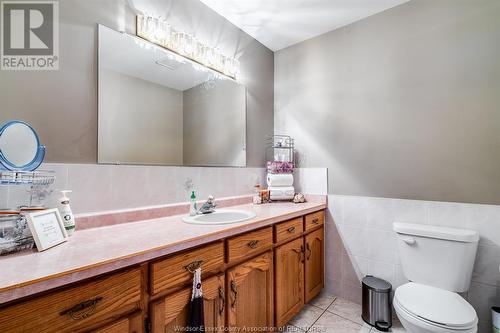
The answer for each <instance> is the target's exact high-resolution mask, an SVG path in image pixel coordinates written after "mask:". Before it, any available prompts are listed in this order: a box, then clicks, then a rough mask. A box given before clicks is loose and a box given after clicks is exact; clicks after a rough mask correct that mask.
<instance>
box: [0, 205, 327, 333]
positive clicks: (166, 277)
mask: <svg viewBox="0 0 500 333" xmlns="http://www.w3.org/2000/svg"><path fill="white" fill-rule="evenodd" d="M323 224H324V211H317V212H313V213H310V214H307V215H305V216H302V217H297V218H294V219H291V220H288V221H285V222H280V223H277V224H275V225H274V226H266V227H263V228H260V229H257V230H253V231H248V232H244V233H241V234H239V235H236V236H233V237H231V238H228V239H225V240H219V241H215V242H213V243H210V244H206V245H203V246H199V247H195V248H192V249H187V250H184V251H182V252H179V253H176V254H172V255H169V256H167V257H164V258H159V259H155V260H152V261H150V262H145V263H143V264H141V265H140V267H139V266H133V267H130V268H126V269H123V270H121V271H118V272H112V273H109V274H107V275H105V276H99V277H96V278H94V279H91V280H87V281H82V282H81V283H76V284H73V285H71V286H68V287H65V288H61V289H58V290H55V291H52V292H47V293H45V294H43V295H38V296H35V297H33V298H30V299H27V300H20V301H19V302H17V303H15V304H12V305H8V306H7V305H6V306H3V307H0V332H1V333H19V332H22V333H25V332H27V333H30V332H33V333H35V332H36V333H56V332H57V333H65V332H92V333H143V332H145V333H149V332H153V333H160V332H171V333H174V332H179V331H183V330H184V328H185V326H186V324H187V321H188V311H189V310H188V304H189V301H190V298H191V289H192V287H191V284H192V271H193V269H195V268H197V267H201V268H202V274H203V278H202V283H203V297H204V305H205V307H204V316H205V326H206V327H207V331H226V330H229V331H232V330H236V331H242V330H247V331H271V330H274V328H275V326H276V327H281V326H283V325H285V324H287V322H288V321H289V320H290V319H292V317H293V316H294V315H296V314H297V313H298V312H299V311H300V310H301V309H302V308H303V306H304V303H307V302H309V301H310V300H311V299H312V298H314V297H315V296H316V295H317V294H318V293H319V292H320V291H321V289H322V288H323V285H324V263H323V261H324V252H323V247H324V228H323Z"/></svg>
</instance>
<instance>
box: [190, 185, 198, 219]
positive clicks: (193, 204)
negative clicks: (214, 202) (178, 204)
mask: <svg viewBox="0 0 500 333" xmlns="http://www.w3.org/2000/svg"><path fill="white" fill-rule="evenodd" d="M197 211H198V207H197V206H196V194H195V193H194V191H192V192H191V203H190V204H189V215H190V216H195V215H196V212H197Z"/></svg>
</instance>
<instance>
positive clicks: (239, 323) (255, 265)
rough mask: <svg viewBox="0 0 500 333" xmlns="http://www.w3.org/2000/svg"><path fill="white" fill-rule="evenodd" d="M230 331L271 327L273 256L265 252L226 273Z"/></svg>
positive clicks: (266, 329)
mask: <svg viewBox="0 0 500 333" xmlns="http://www.w3.org/2000/svg"><path fill="white" fill-rule="evenodd" d="M226 274H227V285H226V290H227V292H226V294H227V301H226V303H227V316H228V321H227V322H228V326H229V330H230V331H231V330H232V329H235V330H249V331H256V332H260V331H268V330H271V329H272V328H273V312H274V311H273V253H272V251H269V252H265V253H264V254H261V255H260V256H258V257H255V258H253V259H250V260H248V261H246V262H244V263H242V264H239V265H238V266H235V267H233V268H231V269H229V270H228V271H227V273H226Z"/></svg>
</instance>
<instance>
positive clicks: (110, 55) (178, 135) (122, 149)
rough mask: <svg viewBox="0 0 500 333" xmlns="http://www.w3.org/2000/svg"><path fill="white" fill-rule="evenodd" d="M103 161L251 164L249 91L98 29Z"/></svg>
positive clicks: (140, 43) (146, 45)
mask: <svg viewBox="0 0 500 333" xmlns="http://www.w3.org/2000/svg"><path fill="white" fill-rule="evenodd" d="M98 75H99V83H98V85H99V98H98V99H99V106H98V109H99V129H98V132H99V137H98V161H99V163H112V164H147V165H149V164H150V165H185V166H240V167H241V166H245V165H246V147H245V144H246V89H245V87H244V86H243V85H241V84H238V83H237V82H236V81H234V80H232V79H229V78H224V77H223V76H221V75H218V74H216V73H214V72H212V71H210V70H208V69H204V68H203V67H202V66H201V65H197V64H195V63H193V62H191V61H189V60H187V59H184V58H182V57H180V56H177V55H176V54H174V53H172V52H170V51H168V50H164V49H162V48H160V47H156V46H153V45H152V44H149V43H148V42H145V41H144V42H143V41H142V40H140V39H138V38H137V37H134V36H130V35H127V34H124V33H120V32H117V31H114V30H112V29H109V28H107V27H105V26H102V25H99V73H98Z"/></svg>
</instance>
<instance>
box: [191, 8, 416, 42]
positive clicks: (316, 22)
mask: <svg viewBox="0 0 500 333" xmlns="http://www.w3.org/2000/svg"><path fill="white" fill-rule="evenodd" d="M408 1H409V0H201V2H203V3H205V4H206V5H207V6H209V7H210V8H212V9H213V10H215V11H216V12H217V13H219V14H220V15H222V16H224V17H225V18H227V19H228V20H229V21H230V22H231V23H233V24H234V25H236V26H237V27H239V28H240V29H241V30H243V31H245V32H246V33H247V34H249V35H250V36H252V37H253V38H255V39H257V40H258V41H259V42H261V43H262V44H264V45H265V46H267V47H268V48H269V49H271V50H273V51H278V50H280V49H283V48H285V47H287V46H290V45H293V44H295V43H299V42H301V41H304V40H306V39H309V38H312V37H315V36H318V35H321V34H323V33H325V32H328V31H331V30H334V29H337V28H340V27H342V26H345V25H347V24H349V23H352V22H355V21H358V20H361V19H363V18H365V17H367V16H370V15H373V14H376V13H379V12H381V11H384V10H386V9H389V8H391V7H394V6H397V5H400V4H402V3H405V2H408Z"/></svg>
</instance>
